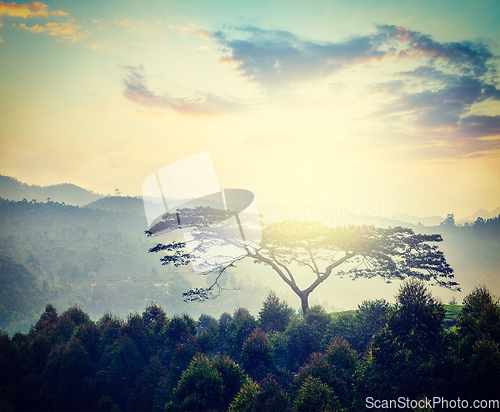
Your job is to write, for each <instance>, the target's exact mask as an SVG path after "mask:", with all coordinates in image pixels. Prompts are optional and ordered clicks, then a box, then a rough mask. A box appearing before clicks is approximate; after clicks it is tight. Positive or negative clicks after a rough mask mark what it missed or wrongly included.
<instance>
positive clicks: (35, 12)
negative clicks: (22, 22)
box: [0, 1, 68, 19]
mask: <svg viewBox="0 0 500 412" xmlns="http://www.w3.org/2000/svg"><path fill="white" fill-rule="evenodd" d="M49 15H57V16H67V15H68V13H66V12H64V11H62V10H52V11H49V6H47V5H46V4H44V3H42V2H39V1H32V2H29V3H25V4H16V3H14V2H3V1H0V16H10V17H22V18H24V19H26V18H27V17H37V16H43V17H47V16H49Z"/></svg>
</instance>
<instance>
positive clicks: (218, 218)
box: [146, 207, 459, 314]
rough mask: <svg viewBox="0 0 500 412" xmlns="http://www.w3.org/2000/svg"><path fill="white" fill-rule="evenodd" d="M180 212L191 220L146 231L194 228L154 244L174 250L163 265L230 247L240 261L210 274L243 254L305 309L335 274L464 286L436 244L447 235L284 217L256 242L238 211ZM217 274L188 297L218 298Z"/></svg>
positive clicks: (167, 219) (170, 220) (166, 220)
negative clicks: (301, 272)
mask: <svg viewBox="0 0 500 412" xmlns="http://www.w3.org/2000/svg"><path fill="white" fill-rule="evenodd" d="M178 213H182V214H183V215H184V216H187V217H188V219H183V220H182V221H181V220H180V219H179V218H178V216H177V218H176V217H175V215H173V214H169V213H167V214H166V215H164V216H163V219H162V220H161V221H159V222H158V223H157V224H156V226H155V227H153V228H152V229H151V230H150V231H147V232H146V233H147V234H148V235H150V236H151V235H154V234H158V233H164V232H168V231H172V230H174V229H178V228H180V229H183V230H184V231H186V230H190V233H189V239H188V240H187V241H184V242H181V241H176V240H174V241H171V242H168V243H165V244H162V243H158V244H157V245H156V246H155V247H153V248H151V249H150V252H166V255H165V256H164V257H162V258H161V261H162V262H163V264H165V265H168V264H174V265H176V266H178V265H187V264H189V262H190V261H191V262H192V261H198V262H199V261H203V260H204V259H207V255H209V256H210V258H212V260H213V258H214V255H216V254H217V253H219V252H214V250H215V251H216V250H219V251H221V250H224V249H221V248H222V247H225V248H229V247H230V248H232V249H231V250H232V252H231V253H234V252H233V251H234V250H238V252H236V253H234V256H235V257H236V258H234V259H230V256H229V257H228V256H217V258H219V260H220V261H221V262H223V263H221V264H220V265H219V266H218V267H217V268H215V269H214V268H213V267H211V266H210V265H208V264H207V272H211V271H214V270H216V271H218V273H219V275H220V274H222V273H223V271H224V270H226V269H227V267H229V266H231V265H232V264H233V262H234V261H235V260H239V259H242V258H250V259H253V260H255V261H256V262H257V263H261V264H264V265H267V266H269V267H270V268H272V269H273V270H274V272H275V273H277V274H278V276H279V277H280V278H281V279H282V280H283V281H284V282H285V283H286V284H287V285H288V286H289V287H290V288H291V289H292V291H293V292H294V293H295V294H296V295H297V296H298V297H299V298H300V301H301V307H302V311H303V313H304V314H305V313H306V312H307V309H308V308H309V295H310V294H311V293H312V292H313V291H314V290H315V289H316V288H317V287H318V286H319V285H320V284H322V283H323V282H324V281H325V280H327V279H328V278H329V277H330V276H331V275H336V276H350V277H352V278H353V279H356V278H360V277H363V278H373V277H379V278H382V279H385V280H386V281H388V282H390V281H392V280H396V279H398V280H404V279H406V278H409V277H411V278H417V279H420V280H424V281H428V282H432V283H434V284H437V285H439V286H442V287H446V288H450V289H458V290H459V288H458V283H457V282H454V281H453V280H451V279H453V269H452V268H451V267H450V265H449V264H448V263H447V262H446V259H445V256H444V254H443V253H442V252H441V251H440V250H439V249H438V247H437V246H436V245H434V243H438V242H441V241H442V240H443V239H442V237H441V235H439V234H431V235H429V234H418V233H414V231H413V230H412V229H409V228H402V227H396V228H389V229H382V228H376V227H373V226H366V225H365V226H349V227H329V226H327V225H325V224H321V223H317V222H305V221H283V222H277V223H275V224H272V225H268V226H266V227H264V229H263V234H262V239H261V240H260V242H255V237H252V239H251V242H248V241H246V239H245V237H244V236H243V237H241V236H240V234H243V232H246V231H247V230H248V228H242V226H241V224H240V221H239V220H237V223H238V226H239V228H238V227H236V226H235V227H234V228H228V224H227V220H228V219H227V216H231V214H230V212H227V213H226V214H223V213H222V212H221V211H220V210H214V209H212V208H209V207H198V208H195V209H188V210H181V212H178ZM234 216H237V214H234ZM222 229H224V230H222ZM231 229H240V230H239V231H238V230H231ZM254 230H255V228H254ZM242 239H243V240H242ZM186 247H188V248H189V252H186V249H184V248H186ZM225 250H228V249H225ZM220 253H225V252H220ZM297 267H303V268H307V269H308V270H309V273H310V274H311V275H312V277H311V280H310V283H309V285H308V286H307V287H302V288H301V287H300V286H299V284H298V282H297V280H296V277H295V276H294V273H293V272H294V270H295V268H297ZM217 279H218V277H217V278H216V280H215V282H214V284H213V285H211V286H209V287H208V288H206V289H194V290H191V291H189V292H187V293H185V298H186V299H187V300H204V299H208V298H210V297H212V296H214V291H216V292H217V293H215V296H217V294H218V293H220V290H221V288H220V286H219V285H218V284H217Z"/></svg>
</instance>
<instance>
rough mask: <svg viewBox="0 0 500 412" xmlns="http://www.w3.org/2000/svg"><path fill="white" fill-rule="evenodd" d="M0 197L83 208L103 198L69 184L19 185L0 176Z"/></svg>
mask: <svg viewBox="0 0 500 412" xmlns="http://www.w3.org/2000/svg"><path fill="white" fill-rule="evenodd" d="M0 197H1V198H3V199H9V200H16V201H20V200H23V199H26V200H27V201H31V200H33V199H35V200H36V201H37V202H46V201H47V199H48V198H50V200H51V201H53V202H59V203H62V202H64V203H66V204H68V205H73V206H83V205H86V204H87V203H90V202H93V201H95V200H97V199H100V198H102V197H103V195H100V194H97V193H94V192H92V191H90V190H87V189H83V188H81V187H79V186H76V185H74V184H71V183H61V184H58V185H51V186H37V185H28V184H26V183H21V182H20V181H19V180H17V179H16V178H14V177H10V176H2V175H0Z"/></svg>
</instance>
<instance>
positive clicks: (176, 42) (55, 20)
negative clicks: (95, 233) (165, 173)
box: [0, 0, 500, 217]
mask: <svg viewBox="0 0 500 412" xmlns="http://www.w3.org/2000/svg"><path fill="white" fill-rule="evenodd" d="M283 10H286V13H283ZM499 16H500V3H498V1H484V2H481V3H480V4H473V3H470V2H465V1H445V2H439V3H436V2H432V1H422V2H395V1H383V2H377V3H373V2H365V1H356V2H351V3H344V2H330V1H317V2H314V3H304V2H300V1H296V2H292V3H290V2H284V1H282V0H276V1H271V2H263V3H251V4H250V3H248V2H228V1H222V0H221V1H215V2H210V4H208V3H206V2H201V1H195V2H190V3H186V2H180V1H170V2H165V3H153V2H146V3H141V4H135V3H130V2H129V3H121V2H120V3H118V2H113V1H111V2H107V3H106V4H100V3H98V2H91V3H88V4H87V5H83V4H81V3H79V2H76V1H66V2H60V1H45V2H35V3H33V2H32V3H21V2H16V3H14V2H0V54H1V56H2V59H1V60H0V70H1V72H2V76H1V78H0V91H1V93H0V105H1V106H0V107H1V112H2V115H3V119H2V122H1V126H0V127H1V143H0V144H1V146H0V147H1V150H0V174H3V175H9V176H14V177H16V178H17V179H19V180H20V181H22V182H25V183H27V184H36V185H41V186H47V185H52V184H58V183H65V182H69V183H73V184H76V185H78V186H80V187H83V188H86V189H89V190H92V191H94V192H95V193H102V194H113V193H114V190H115V189H117V188H118V189H119V190H120V191H121V192H122V194H123V195H124V196H127V195H128V196H140V195H141V185H142V182H143V181H144V179H145V178H146V177H147V176H149V175H150V174H151V173H154V172H155V171H156V170H158V169H160V168H162V167H164V166H166V165H168V164H170V163H173V162H175V161H178V160H181V159H183V158H186V157H189V156H192V155H195V154H198V153H201V152H206V151H208V152H210V154H211V158H212V161H213V165H214V168H215V171H216V174H217V179H218V184H219V186H220V187H221V188H241V189H247V190H250V191H252V192H253V193H254V194H255V196H256V199H257V202H258V203H260V204H262V203H263V202H265V201H266V200H268V199H270V200H271V201H274V202H284V203H298V202H303V201H307V202H309V203H311V204H313V203H317V202H320V201H321V200H323V201H324V200H325V199H327V201H328V202H332V203H340V204H343V203H349V204H360V203H364V202H367V203H369V204H377V205H383V204H390V205H391V210H392V213H407V214H410V215H414V216H433V215H439V216H446V215H447V214H448V213H453V214H455V216H457V217H464V216H468V215H470V214H472V213H474V212H475V211H477V210H478V209H481V208H484V209H486V210H488V211H492V210H494V209H496V208H498V207H499V206H500V191H498V190H495V189H494V188H495V187H500V161H499V154H500V144H499V143H500V138H499V137H500V106H499V100H500V91H499V89H498V87H497V86H498V79H497V72H498V68H499V59H498V56H499V54H500V45H499V44H498V39H499V38H500V29H499V28H500V17H499Z"/></svg>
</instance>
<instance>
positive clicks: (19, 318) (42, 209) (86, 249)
mask: <svg viewBox="0 0 500 412" xmlns="http://www.w3.org/2000/svg"><path fill="white" fill-rule="evenodd" d="M138 202H139V203H140V208H138ZM100 205H104V206H105V208H104V209H100V208H99V207H98V206H100ZM111 208H112V209H113V210H115V211H111V210H109V209H111ZM106 209H108V210H106ZM117 210H118V211H117ZM145 229H147V223H146V220H145V218H144V209H143V206H142V202H141V201H140V200H138V199H136V198H124V197H116V198H107V199H101V201H98V202H96V203H93V204H92V207H77V206H70V205H63V204H60V203H56V202H52V201H48V202H45V203H41V202H28V201H20V202H14V201H9V200H3V199H0V256H2V257H1V259H0V296H4V297H5V298H3V299H2V300H1V301H0V328H3V329H4V330H6V331H8V332H9V333H14V332H15V331H24V332H26V331H28V329H29V327H30V325H32V324H34V323H35V322H36V320H37V318H38V316H39V315H40V313H41V312H42V311H43V308H44V307H45V304H46V303H47V302H51V303H52V304H53V305H54V306H55V307H56V308H57V309H58V310H65V309H66V308H68V307H69V306H71V305H78V306H79V307H81V308H82V309H83V310H85V311H86V312H87V313H88V314H89V315H90V316H92V317H93V318H98V317H99V316H101V315H102V314H103V313H104V312H105V311H112V312H113V313H115V314H117V315H119V316H126V315H127V313H129V312H131V311H141V310H142V309H143V308H144V303H145V302H149V301H155V302H157V303H158V304H161V305H162V306H163V307H164V308H165V309H166V310H167V311H168V312H169V313H182V312H184V311H191V313H192V314H193V315H195V316H198V315H199V314H200V313H202V312H207V313H213V314H214V315H215V314H218V313H220V312H221V311H223V308H222V307H221V305H222V304H221V302H220V301H218V300H215V301H212V302H208V304H207V305H204V307H193V306H189V304H187V303H185V302H183V300H182V293H183V292H185V291H187V290H189V289H190V288H191V287H192V284H191V281H190V279H192V280H194V281H198V282H202V284H203V285H205V284H206V282H210V281H211V280H212V279H211V278H210V277H208V278H200V277H199V276H194V277H193V276H192V273H191V272H190V270H189V269H186V268H174V267H173V266H161V264H160V262H159V261H158V258H157V257H156V256H153V255H151V254H149V253H148V250H149V248H150V247H152V246H153V245H154V244H155V243H154V239H149V238H148V237H147V236H146V235H145V234H144V231H145ZM144 280H145V281H144ZM222 284H227V288H231V289H235V288H237V289H239V290H234V291H232V292H231V294H229V293H228V294H227V296H226V300H225V302H224V304H225V305H226V306H225V307H227V306H229V307H237V306H239V304H249V305H250V306H252V308H254V306H255V305H256V304H257V305H258V302H260V301H261V300H262V298H263V296H265V294H266V293H267V290H268V289H265V288H264V287H263V286H262V285H253V284H252V285H251V286H250V285H248V286H245V285H246V283H245V280H243V281H241V280H240V281H238V282H236V280H235V278H234V276H233V275H231V271H229V273H228V274H227V275H225V278H224V279H222ZM228 299H229V300H228Z"/></svg>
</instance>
